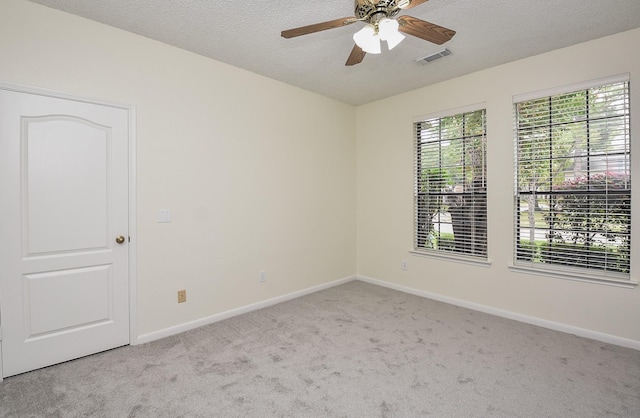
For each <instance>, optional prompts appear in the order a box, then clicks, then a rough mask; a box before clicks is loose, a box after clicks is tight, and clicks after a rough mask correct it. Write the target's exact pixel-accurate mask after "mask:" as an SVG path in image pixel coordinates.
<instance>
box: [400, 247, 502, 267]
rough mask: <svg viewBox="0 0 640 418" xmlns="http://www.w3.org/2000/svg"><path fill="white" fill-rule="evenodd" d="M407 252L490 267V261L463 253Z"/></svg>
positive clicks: (419, 255)
mask: <svg viewBox="0 0 640 418" xmlns="http://www.w3.org/2000/svg"><path fill="white" fill-rule="evenodd" d="M409 254H411V255H415V256H418V257H427V258H436V259H440V260H445V261H452V262H455V263H462V264H471V265H474V266H480V267H491V261H489V260H483V259H480V258H477V257H469V256H465V255H459V254H455V253H451V254H448V253H442V252H436V251H416V250H410V251H409Z"/></svg>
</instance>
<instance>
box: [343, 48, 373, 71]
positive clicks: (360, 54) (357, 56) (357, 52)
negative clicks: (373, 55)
mask: <svg viewBox="0 0 640 418" xmlns="http://www.w3.org/2000/svg"><path fill="white" fill-rule="evenodd" d="M366 54H367V53H366V52H364V51H363V50H362V48H360V47H359V46H358V45H354V46H353V49H352V50H351V54H349V58H347V62H346V63H345V64H344V65H347V66H349V65H356V64H360V63H361V62H362V60H363V59H364V56H365V55H366Z"/></svg>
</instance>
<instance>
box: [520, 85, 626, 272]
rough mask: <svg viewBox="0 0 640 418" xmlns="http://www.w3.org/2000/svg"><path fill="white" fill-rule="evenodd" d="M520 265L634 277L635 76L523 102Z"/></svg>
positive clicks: (521, 121)
mask: <svg viewBox="0 0 640 418" xmlns="http://www.w3.org/2000/svg"><path fill="white" fill-rule="evenodd" d="M515 118H516V120H515V125H516V136H517V138H516V148H517V152H516V173H515V175H516V179H515V185H516V187H515V189H516V193H515V222H516V228H515V231H516V234H515V248H516V251H515V258H516V259H515V264H516V266H518V265H520V266H530V267H535V268H538V269H540V268H541V269H548V270H551V271H555V272H560V273H561V272H570V274H576V275H577V276H580V275H584V274H586V275H589V276H595V278H596V279H604V280H628V279H629V277H630V276H629V266H630V262H629V255H630V251H631V235H630V232H631V169H630V137H629V83H628V81H616V82H608V84H599V85H597V86H596V87H590V88H585V89H580V90H576V91H571V92H569V93H563V94H557V95H553V96H546V97H541V98H535V99H531V100H524V101H519V102H518V101H517V100H516V103H515Z"/></svg>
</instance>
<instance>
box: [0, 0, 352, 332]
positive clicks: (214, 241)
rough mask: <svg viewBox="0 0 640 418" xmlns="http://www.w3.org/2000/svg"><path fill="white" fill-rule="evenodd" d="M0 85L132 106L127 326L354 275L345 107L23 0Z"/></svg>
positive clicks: (207, 312) (8, 14) (8, 37)
mask: <svg viewBox="0 0 640 418" xmlns="http://www.w3.org/2000/svg"><path fill="white" fill-rule="evenodd" d="M0 81H2V82H12V83H20V84H24V85H28V86H38V87H44V88H47V89H53V90H57V91H62V92H66V93H70V94H74V95H79V96H83V97H88V98H93V99H99V100H105V101H112V102H117V103H123V104H129V105H135V107H136V111H137V155H138V159H137V163H138V170H137V175H138V183H137V191H138V199H137V205H138V216H137V224H138V234H137V236H138V242H137V245H138V246H137V249H138V260H137V261H138V274H137V278H138V280H137V284H138V286H137V290H138V292H137V293H138V297H137V314H138V315H137V316H138V332H139V334H146V333H150V332H153V331H158V330H162V329H166V328H168V327H171V326H174V325H178V324H183V323H186V322H189V321H193V320H198V319H201V318H205V317H207V316H211V315H214V314H217V313H220V312H224V311H227V310H230V309H233V308H238V307H243V306H247V305H250V304H252V303H255V302H258V301H263V300H267V299H270V298H273V297H277V296H281V295H285V294H287V293H291V292H295V291H299V290H302V289H307V288H310V287H313V286H316V285H321V284H323V283H327V282H330V281H334V280H338V279H342V278H345V277H350V276H353V275H354V274H355V272H356V271H355V249H356V242H355V215H356V208H355V169H356V164H355V156H356V149H355V108H353V107H352V106H347V105H344V104H342V103H339V102H336V101H333V100H330V99H327V98H325V97H322V96H319V95H316V94H312V93H309V92H306V91H304V90H301V89H298V88H294V87H291V86H288V85H286V84H283V83H279V82H276V81H273V80H270V79H267V78H264V77H261V76H258V75H256V74H252V73H249V72H246V71H243V70H239V69H237V68H234V67H231V66H228V65H225V64H222V63H220V62H216V61H213V60H210V59H206V58H203V57H201V56H198V55H195V54H192V53H189V52H186V51H183V50H180V49H177V48H173V47H170V46H167V45H164V44H162V43H159V42H154V41H151V40H148V39H146V38H143V37H140V36H137V35H133V34H130V33H127V32H124V31H120V30H116V29H113V28H110V27H107V26H104V25H100V24H97V23H95V22H91V21H89V20H85V19H80V18H78V17H75V16H72V15H68V14H65V13H61V12H58V11H55V10H52V9H49V8H45V7H42V6H39V5H35V4H32V3H29V2H27V1H23V0H2V2H0ZM166 208H169V209H171V210H172V212H173V222H172V223H171V224H158V223H157V222H156V210H157V209H166ZM260 270H265V271H266V272H267V281H266V283H264V284H258V276H259V271H260ZM179 289H187V295H188V301H187V303H185V304H181V305H178V304H177V299H176V291H177V290H179Z"/></svg>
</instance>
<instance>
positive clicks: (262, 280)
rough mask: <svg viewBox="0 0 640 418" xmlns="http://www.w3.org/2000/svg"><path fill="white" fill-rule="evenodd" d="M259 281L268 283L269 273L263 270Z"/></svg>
mask: <svg viewBox="0 0 640 418" xmlns="http://www.w3.org/2000/svg"><path fill="white" fill-rule="evenodd" d="M258 281H259V282H260V283H264V282H266V281H267V272H266V271H264V270H262V271H261V272H260V278H259V280H258Z"/></svg>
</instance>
